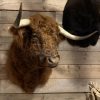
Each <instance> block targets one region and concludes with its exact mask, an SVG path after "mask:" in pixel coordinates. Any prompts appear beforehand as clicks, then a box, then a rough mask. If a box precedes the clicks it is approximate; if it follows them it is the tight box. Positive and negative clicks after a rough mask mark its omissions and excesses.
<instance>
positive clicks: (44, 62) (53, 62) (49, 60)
mask: <svg viewBox="0 0 100 100" xmlns="http://www.w3.org/2000/svg"><path fill="white" fill-rule="evenodd" d="M39 60H40V64H41V66H47V67H50V68H54V67H56V66H57V65H58V62H59V60H60V56H59V55H57V56H50V57H49V56H48V57H46V56H44V55H41V56H39Z"/></svg>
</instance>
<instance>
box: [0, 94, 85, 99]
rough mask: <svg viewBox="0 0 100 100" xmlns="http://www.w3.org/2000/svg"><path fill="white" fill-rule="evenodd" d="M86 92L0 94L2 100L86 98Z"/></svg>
mask: <svg viewBox="0 0 100 100" xmlns="http://www.w3.org/2000/svg"><path fill="white" fill-rule="evenodd" d="M86 95H87V94H85V93H79V94H78V93H68V94H67V93H65V94H0V99H1V100H85V99H86Z"/></svg>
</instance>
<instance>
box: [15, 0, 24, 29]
mask: <svg viewBox="0 0 100 100" xmlns="http://www.w3.org/2000/svg"><path fill="white" fill-rule="evenodd" d="M21 16H22V2H21V3H20V8H19V12H18V15H17V17H16V20H15V22H14V27H16V28H18V27H19V24H20V19H21Z"/></svg>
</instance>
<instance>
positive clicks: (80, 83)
mask: <svg viewBox="0 0 100 100" xmlns="http://www.w3.org/2000/svg"><path fill="white" fill-rule="evenodd" d="M90 81H93V82H97V83H98V84H100V79H49V80H48V82H47V83H46V84H45V85H44V86H39V87H37V89H36V90H35V92H34V93H64V92H89V87H88V84H89V82H90ZM0 82H1V85H0V93H24V92H23V91H22V90H21V88H20V87H18V86H16V85H14V84H12V83H11V82H10V81H9V80H0Z"/></svg>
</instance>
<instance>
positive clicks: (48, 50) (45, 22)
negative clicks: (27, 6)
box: [9, 4, 94, 67]
mask: <svg viewBox="0 0 100 100" xmlns="http://www.w3.org/2000/svg"><path fill="white" fill-rule="evenodd" d="M21 14H22V4H21V6H20V9H19V13H18V16H17V18H16V20H15V22H14V24H13V25H12V26H11V27H10V28H9V30H10V33H12V34H13V37H14V42H15V43H16V45H17V47H18V48H20V49H21V50H22V51H23V52H25V53H28V54H30V55H31V56H37V57H38V59H39V62H40V64H41V65H43V66H50V67H55V66H57V64H58V62H59V54H58V51H57V46H58V44H59V42H60V35H59V34H62V35H64V36H65V37H67V38H70V39H73V40H83V39H85V38H88V37H89V36H91V35H92V34H94V33H92V34H89V35H87V36H83V37H80V36H75V35H72V34H70V33H68V32H67V31H65V30H64V29H63V28H62V27H60V26H59V25H58V24H57V23H56V22H55V21H54V20H53V19H52V18H50V17H47V16H43V15H40V14H36V15H34V16H31V17H30V18H28V19H21Z"/></svg>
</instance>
